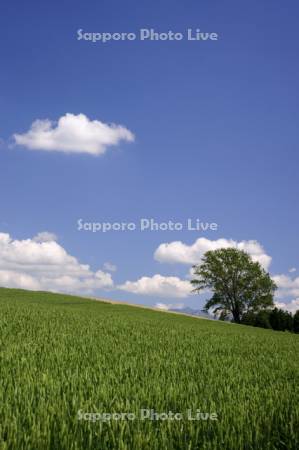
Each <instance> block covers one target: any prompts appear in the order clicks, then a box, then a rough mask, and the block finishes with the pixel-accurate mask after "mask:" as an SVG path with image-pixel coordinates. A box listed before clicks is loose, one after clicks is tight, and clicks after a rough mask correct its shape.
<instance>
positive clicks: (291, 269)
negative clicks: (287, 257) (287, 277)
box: [289, 267, 297, 273]
mask: <svg viewBox="0 0 299 450" xmlns="http://www.w3.org/2000/svg"><path fill="white" fill-rule="evenodd" d="M296 270H297V269H296V267H291V268H290V269H289V272H290V273H294V272H296Z"/></svg>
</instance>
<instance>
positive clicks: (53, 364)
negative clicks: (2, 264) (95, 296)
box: [0, 288, 299, 450]
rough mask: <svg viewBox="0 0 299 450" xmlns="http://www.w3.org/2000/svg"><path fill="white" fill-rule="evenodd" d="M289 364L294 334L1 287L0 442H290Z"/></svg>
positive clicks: (296, 360) (295, 359)
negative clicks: (195, 417) (149, 413)
mask: <svg viewBox="0 0 299 450" xmlns="http://www.w3.org/2000/svg"><path fill="white" fill-rule="evenodd" d="M298 365H299V337H298V335H293V334H289V333H281V332H273V331H270V330H263V329H258V328H251V327H245V326H239V325H232V324H226V323H219V322H217V323H214V322H212V321H207V320H201V319H196V318H192V317H186V316H180V315H175V314H168V313H163V312H156V311H151V310H147V309H143V308H135V307H132V306H126V305H119V304H109V303H101V302H96V301H89V300H86V299H82V298H79V297H71V296H64V295H55V294H50V293H44V292H35V293H33V292H28V291H21V290H13V289H3V288H2V289H0V449H1V450H8V449H13V450H23V449H26V450H27V449H28V450H40V449H41V450H42V449H61V450H75V449H82V450H83V449H84V450H88V449H99V450H105V449H117V450H118V449H119V450H121V449H128V450H135V449H136V450H142V449H148V450H163V449H167V450H168V449H169V450H172V449H177V450H184V449H211V450H215V449H220V448H221V449H227V450H234V449H238V450H239V449H240V450H246V449H247V450H249V449H261V450H267V449H288V450H291V449H296V448H297V449H298V448H299V431H298V430H299V392H298V384H299V383H298V381H299V371H298V369H299V367H298ZM142 408H149V409H154V410H155V411H156V412H160V413H161V412H168V411H173V412H181V413H182V414H183V415H184V418H183V420H165V421H162V420H157V421H152V420H143V421H142V420H140V419H139V416H140V409H142ZM188 409H192V410H193V411H195V410H196V409H200V410H201V411H202V412H210V413H213V412H215V413H217V416H218V420H217V421H212V420H206V421H204V420H199V421H190V420H187V418H186V417H185V412H186V411H187V410H188ZM78 410H81V411H83V412H93V413H96V412H108V413H113V412H131V413H135V414H136V416H137V419H136V420H118V421H117V420H112V421H108V422H103V421H99V420H97V421H95V422H92V421H89V420H78V418H79V416H78ZM86 417H87V416H86Z"/></svg>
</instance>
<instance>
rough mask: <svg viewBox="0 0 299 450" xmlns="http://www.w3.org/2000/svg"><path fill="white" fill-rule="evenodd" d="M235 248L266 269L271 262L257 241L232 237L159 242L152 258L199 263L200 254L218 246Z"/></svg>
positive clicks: (163, 260)
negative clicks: (192, 241)
mask: <svg viewBox="0 0 299 450" xmlns="http://www.w3.org/2000/svg"><path fill="white" fill-rule="evenodd" d="M229 247H233V248H237V249H239V250H244V251H245V252H247V253H249V254H250V256H251V257H252V259H253V261H258V262H259V263H260V264H261V265H262V266H263V267H264V268H265V269H266V270H268V268H269V265H270V263H271V259H272V258H271V257H270V256H269V255H267V254H266V253H265V251H264V249H263V247H262V245H261V244H260V243H259V242H257V241H253V240H250V241H240V242H237V241H234V240H232V239H217V240H214V241H213V240H209V239H206V238H199V239H197V240H196V241H195V242H194V243H193V244H191V245H187V244H184V243H183V242H181V241H174V242H170V243H163V244H161V245H160V246H159V247H158V248H157V249H156V251H155V253H154V258H155V259H156V260H157V261H160V262H167V263H181V264H199V263H200V260H201V258H202V256H203V255H204V254H205V253H206V252H207V251H209V250H217V249H220V248H229Z"/></svg>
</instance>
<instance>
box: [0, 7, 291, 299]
mask: <svg viewBox="0 0 299 450" xmlns="http://www.w3.org/2000/svg"><path fill="white" fill-rule="evenodd" d="M298 17H299V5H298V2H296V1H287V2H285V3H282V2H281V1H276V0H274V1H271V2H270V1H260V0H259V1H257V0H253V1H250V2H249V1H247V2H239V1H225V2H223V1H212V2H198V1H190V2H182V1H173V0H172V1H169V0H166V1H163V2H161V1H160V2H157V1H152V0H151V1H143V2H140V1H136V0H134V1H133V0H132V1H128V0H127V1H89V2H82V1H80V2H79V1H74V0H72V1H63V0H60V1H58V0H56V1H51V2H40V1H32V0H31V1H29V2H16V1H7V0H3V1H2V2H1V14H0V54H1V70H0V137H1V139H2V143H1V148H0V167H1V177H0V189H1V194H2V195H1V203H0V225H1V226H0V231H2V232H6V233H9V234H10V235H11V236H12V237H13V238H15V239H25V238H32V237H33V236H34V235H36V234H37V233H38V232H40V231H45V230H47V231H51V232H53V233H55V234H57V236H58V238H59V243H60V244H61V245H62V246H63V247H64V248H65V249H66V250H67V251H68V253H70V254H71V255H74V256H76V257H77V258H78V259H79V260H80V262H82V263H85V264H90V266H91V268H92V269H93V270H96V269H97V268H100V267H102V265H103V263H104V262H106V261H110V262H112V263H114V264H116V265H117V267H118V270H117V272H116V273H114V274H113V277H114V279H115V283H116V284H119V283H124V282H125V281H126V280H132V281H133V280H137V279H138V278H140V277H141V276H152V275H154V274H156V273H159V274H162V275H165V276H168V275H174V276H179V277H181V278H184V276H185V275H186V273H187V271H188V266H183V265H180V264H171V265H170V264H162V263H159V262H157V261H155V260H154V259H153V253H154V251H155V249H156V248H157V247H158V246H159V245H160V244H161V243H163V242H171V241H175V240H180V241H183V242H184V243H186V244H192V243H193V242H194V241H195V240H196V239H197V238H198V237H200V236H203V237H207V238H208V239H218V238H226V239H230V238H231V239H234V240H236V241H241V240H250V239H254V240H257V241H258V242H259V243H260V244H261V245H263V247H264V248H265V251H266V253H267V254H269V255H271V256H272V258H273V261H272V264H271V268H270V269H271V273H273V274H277V273H285V274H287V273H288V269H289V268H291V267H297V266H298V253H299V252H298V250H299V242H298V225H299V213H298V206H297V203H298V176H297V173H298V162H299V157H298V118H299V113H298V104H299V102H298V100H299V98H298V97H299V90H298V84H299V73H298V72H299V62H298V47H299V46H298V31H297V30H298ZM150 27H153V28H155V29H156V30H158V31H167V30H169V29H171V30H174V31H179V32H185V30H186V29H187V28H197V27H199V28H201V29H202V30H203V31H210V32H217V33H218V34H219V40H218V41H217V42H205V43H199V42H188V41H187V40H184V41H181V42H175V41H174V42H140V41H138V40H137V41H134V42H110V43H107V44H100V43H96V44H92V43H89V42H83V41H80V42H78V41H77V39H76V31H77V29H79V28H83V29H84V30H86V31H92V32H97V31H98V32H102V31H111V32H115V31H127V32H128V31H132V32H138V30H139V29H140V28H150ZM67 112H69V113H73V114H78V113H84V114H85V115H86V116H88V117H89V118H90V119H98V120H101V121H103V122H115V123H117V124H123V125H125V126H126V127H127V128H128V129H129V130H131V131H132V132H133V133H134V134H135V136H136V140H135V142H134V143H120V144H119V145H118V146H117V148H111V149H109V150H108V151H107V153H106V154H105V155H103V156H98V157H95V156H90V155H84V154H80V155H72V154H70V155H69V154H63V153H60V152H43V151H31V150H27V149H25V148H22V147H11V146H10V143H11V136H12V135H13V133H24V132H26V131H27V130H28V129H29V128H30V126H31V124H32V122H33V121H34V120H35V119H45V118H48V119H51V120H57V119H58V118H59V117H61V116H62V115H64V114H65V113H67ZM140 217H153V218H155V219H156V220H160V221H163V220H168V219H173V220H177V221H185V220H186V218H188V217H191V218H199V219H201V220H204V221H208V222H217V223H218V224H219V230H218V231H217V232H207V233H201V234H200V233H198V232H190V231H186V230H185V231H183V232H157V233H146V234H145V233H139V232H133V233H110V234H109V233H106V234H105V235H103V234H101V233H97V234H92V233H82V232H81V233H79V232H78V231H77V223H76V222H77V219H78V218H83V219H85V220H90V221H138V220H139V218H140ZM97 294H98V295H105V296H106V297H111V298H115V299H117V298H118V299H124V300H125V299H126V300H129V301H138V302H140V303H147V304H153V303H155V302H156V301H160V300H161V299H156V298H154V297H151V296H149V297H146V296H141V295H137V296H136V295H134V294H131V293H126V292H122V291H119V290H115V291H111V292H104V291H99V292H97ZM163 301H165V299H164V300H163ZM172 301H173V299H167V301H166V302H168V303H169V302H172ZM176 301H177V300H176ZM178 301H181V300H178ZM183 301H184V303H185V304H186V305H191V306H196V305H198V304H199V301H198V299H197V298H195V297H192V298H190V299H187V300H183Z"/></svg>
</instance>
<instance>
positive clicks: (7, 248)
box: [0, 233, 113, 294]
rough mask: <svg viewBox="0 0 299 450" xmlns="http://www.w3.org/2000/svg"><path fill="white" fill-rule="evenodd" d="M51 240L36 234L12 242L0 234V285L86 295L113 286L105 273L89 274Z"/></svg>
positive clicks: (88, 271)
mask: <svg viewBox="0 0 299 450" xmlns="http://www.w3.org/2000/svg"><path fill="white" fill-rule="evenodd" d="M51 236H52V239H51ZM54 238H56V236H55V235H51V233H46V234H45V233H39V234H38V235H37V236H35V237H34V238H33V239H24V240H14V239H12V238H11V237H10V235H9V234H8V233H0V286H4V287H12V288H13V287H14V288H23V289H31V290H49V291H57V292H59V291H62V292H70V293H76V292H78V293H79V292H81V293H86V294H89V293H92V292H93V291H94V290H96V289H106V288H111V287H112V286H113V281H112V278H111V275H110V274H109V273H106V272H103V271H101V270H98V271H96V272H93V271H92V270H91V269H90V267H89V266H88V265H87V264H81V263H80V262H79V261H78V260H77V258H75V257H74V256H71V255H69V254H68V253H67V251H66V250H65V249H64V248H63V247H62V246H61V245H60V244H58V243H57V242H56V241H55V240H54Z"/></svg>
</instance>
